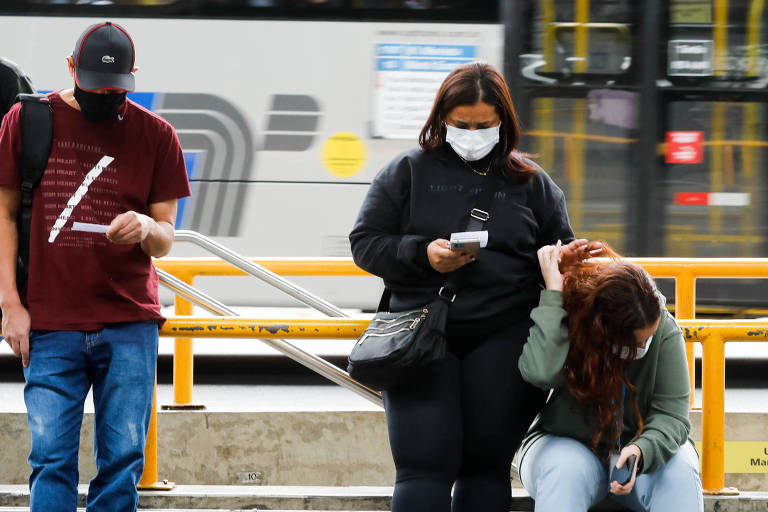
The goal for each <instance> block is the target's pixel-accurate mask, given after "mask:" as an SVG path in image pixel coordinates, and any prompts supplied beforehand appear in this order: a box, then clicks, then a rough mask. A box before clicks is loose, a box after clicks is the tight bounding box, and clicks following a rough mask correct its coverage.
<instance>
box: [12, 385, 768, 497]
mask: <svg viewBox="0 0 768 512" xmlns="http://www.w3.org/2000/svg"><path fill="white" fill-rule="evenodd" d="M301 388H302V389H303V387H301ZM328 389H335V388H328ZM344 391H346V390H344ZM233 393H234V392H233ZM238 393H239V391H238ZM763 393H764V391H763ZM242 395H243V396H248V395H247V394H246V393H242ZM1 398H2V397H0V399H1ZM763 402H764V400H763ZM691 420H692V424H693V429H692V436H693V438H694V439H696V440H700V439H701V413H700V412H693V413H692V414H691ZM765 425H768V413H757V412H755V413H727V414H726V418H725V427H726V428H725V438H726V440H727V441H729V442H730V441H744V442H751V443H753V444H754V442H756V441H764V440H765V439H766V429H765ZM158 432H159V435H158V476H159V478H160V479H168V480H170V481H173V482H176V483H178V484H188V485H214V484H215V485H243V484H256V485H261V486H285V485H295V484H296V483H301V484H304V485H312V486H369V485H373V486H390V485H392V482H394V479H395V470H394V465H393V463H392V455H391V454H390V450H389V444H388V440H387V439H388V437H387V427H386V420H385V417H384V412H383V411H359V410H314V411H291V410H287V411H254V412H224V411H221V412H216V411H168V412H166V411H163V412H160V413H159V414H158ZM0 446H1V447H2V450H0V482H3V483H7V484H25V483H26V482H27V478H28V477H29V471H30V470H29V466H28V465H27V456H28V455H29V428H28V426H27V416H26V414H25V413H21V412H18V413H0ZM761 446H762V445H761ZM757 453H758V454H757V455H753V457H762V455H760V454H762V453H763V449H762V448H761V449H760V450H758V452H757ZM79 460H80V478H81V480H80V481H81V483H87V482H88V481H89V480H90V478H91V477H92V476H93V475H94V474H95V472H96V466H95V463H94V460H93V415H92V414H87V415H86V419H85V423H84V425H83V429H82V431H81V441H80V457H79ZM726 466H727V465H726ZM759 469H764V468H759ZM251 476H253V478H251ZM256 485H254V486H256ZM513 485H514V486H516V487H520V484H519V482H517V481H514V482H513ZM725 485H726V486H728V487H737V488H738V489H740V490H742V491H766V490H768V472H762V473H756V472H752V473H745V474H741V473H730V472H729V473H726V475H725ZM283 508H290V507H283Z"/></svg>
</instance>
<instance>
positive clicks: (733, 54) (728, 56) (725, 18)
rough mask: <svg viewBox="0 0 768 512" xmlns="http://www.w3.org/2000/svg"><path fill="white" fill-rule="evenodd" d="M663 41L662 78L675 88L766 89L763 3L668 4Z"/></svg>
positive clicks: (703, 0)
mask: <svg viewBox="0 0 768 512" xmlns="http://www.w3.org/2000/svg"><path fill="white" fill-rule="evenodd" d="M667 38H668V40H667V48H666V50H667V51H666V53H667V69H666V74H667V78H668V79H669V80H670V82H672V83H673V84H676V85H713V86H728V87H733V85H743V86H746V87H754V88H764V87H765V86H766V85H768V9H767V8H766V5H765V2H764V1H762V0H724V1H717V2H715V1H713V0H672V2H671V4H670V10H669V30H668V35H667ZM734 83H735V84H734Z"/></svg>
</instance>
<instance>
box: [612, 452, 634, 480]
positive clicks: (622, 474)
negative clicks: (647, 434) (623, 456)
mask: <svg viewBox="0 0 768 512" xmlns="http://www.w3.org/2000/svg"><path fill="white" fill-rule="evenodd" d="M618 460H619V454H618V453H616V454H614V455H611V462H610V464H611V468H610V474H609V475H608V481H609V482H613V481H616V482H618V483H619V485H626V484H627V482H629V481H630V480H631V479H632V473H634V471H635V463H637V455H631V456H630V457H629V458H628V459H627V460H626V461H625V462H624V466H622V467H620V468H617V467H616V462H618Z"/></svg>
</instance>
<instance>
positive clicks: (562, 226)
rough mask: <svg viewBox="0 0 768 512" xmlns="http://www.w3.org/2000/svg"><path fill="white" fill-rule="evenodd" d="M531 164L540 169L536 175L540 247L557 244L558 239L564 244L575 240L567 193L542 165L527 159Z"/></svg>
mask: <svg viewBox="0 0 768 512" xmlns="http://www.w3.org/2000/svg"><path fill="white" fill-rule="evenodd" d="M527 162H528V163H529V164H532V165H535V166H536V167H537V168H538V169H539V174H538V175H536V178H535V180H536V185H535V189H536V196H538V200H537V201H536V202H537V203H538V204H537V208H536V210H537V219H538V221H539V236H538V240H537V243H538V245H539V247H541V246H544V245H552V244H556V243H557V241H558V240H560V241H561V242H563V245H565V244H567V243H569V242H572V241H573V240H575V238H576V237H575V236H574V235H573V229H572V228H571V221H570V219H569V218H568V208H567V207H566V205H565V194H563V191H562V190H561V189H560V187H558V186H557V184H556V183H555V182H554V180H552V178H551V177H550V176H549V174H547V173H546V172H545V171H544V170H543V169H542V168H541V167H539V166H538V165H537V164H536V163H535V162H533V161H531V160H527Z"/></svg>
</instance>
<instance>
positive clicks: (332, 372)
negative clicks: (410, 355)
mask: <svg viewBox="0 0 768 512" xmlns="http://www.w3.org/2000/svg"><path fill="white" fill-rule="evenodd" d="M177 233H178V232H177ZM183 235H184V236H186V237H188V239H190V240H195V243H198V242H199V244H198V245H201V246H205V245H210V249H211V250H212V252H215V253H216V254H218V255H219V256H220V257H221V258H225V259H227V260H228V261H230V263H232V264H233V265H237V266H238V267H239V268H241V269H242V270H243V271H245V272H248V273H249V274H251V273H252V271H254V272H256V274H258V275H256V274H252V275H256V277H260V278H263V279H264V280H265V281H267V282H270V281H274V282H270V284H273V285H275V286H278V287H279V288H280V289H281V290H283V291H285V292H286V293H289V294H291V295H292V296H293V294H292V292H293V291H298V292H301V295H302V298H303V299H308V302H312V303H315V304H317V305H320V306H323V308H324V309H326V310H327V311H329V312H334V311H333V310H335V311H338V313H340V315H336V318H338V317H346V318H348V315H346V314H345V313H343V312H341V311H340V310H338V309H337V308H335V307H334V306H332V305H330V304H328V303H326V302H325V301H322V300H321V299H317V300H313V299H316V297H314V296H313V295H311V294H310V293H309V292H306V291H304V290H302V289H301V288H299V287H298V286H295V285H293V283H290V282H288V281H286V280H284V279H282V278H280V277H279V276H275V275H274V274H272V272H269V271H268V270H266V269H263V268H261V267H259V266H258V265H255V264H253V263H251V262H249V261H248V260H246V259H245V258H243V257H242V256H240V255H238V254H236V253H234V252H232V251H230V250H229V249H227V248H226V247H224V246H222V245H220V244H217V243H216V242H213V241H212V240H209V239H206V238H205V237H203V236H202V235H198V234H197V233H194V232H191V231H190V232H185V233H183ZM206 248H208V247H206ZM232 260H234V261H232ZM155 270H156V271H157V274H158V278H159V280H160V283H162V284H163V285H164V286H166V287H168V288H169V289H170V290H171V291H172V292H174V293H175V294H176V295H177V296H180V297H183V298H185V299H186V300H188V301H190V302H192V303H194V304H197V305H199V306H201V307H203V308H205V309H206V310H208V311H209V312H211V313H213V314H215V315H221V316H230V317H237V316H239V314H238V313H237V312H236V311H235V310H233V309H231V308H229V307H227V306H226V305H225V304H223V303H221V302H219V301H217V300H216V299H214V298H213V297H210V296H208V295H207V294H205V293H203V292H201V291H200V290H197V289H195V288H194V287H193V286H190V285H189V284H187V283H185V282H184V281H182V280H181V279H178V278H177V277H175V276H173V275H171V274H169V273H167V272H165V271H163V270H162V269H158V268H156V269H155ZM272 277H274V278H276V279H272ZM302 302H305V303H307V302H306V301H304V300H302ZM308 305H312V304H308ZM325 306H329V308H327V307H325ZM323 312H326V311H323ZM258 339H259V340H260V341H261V342H262V343H265V344H266V345H268V346H270V347H272V348H273V349H275V350H277V351H278V352H280V353H281V354H283V355H285V356H287V357H289V358H291V359H293V360H294V361H296V362H297V363H299V364H301V365H302V366H304V367H306V368H309V369H310V370H312V371H313V372H315V373H317V374H319V375H322V376H323V377H325V378H326V379H328V380H330V381H331V382H333V383H335V384H338V385H340V386H342V387H344V388H347V389H349V390H350V391H352V392H353V393H356V394H357V395H359V396H361V397H363V398H365V399H366V400H368V401H370V402H372V403H374V404H375V405H378V406H379V407H383V403H382V399H381V394H380V393H378V392H376V391H374V390H373V389H370V388H369V387H367V386H364V385H363V384H361V383H359V382H357V381H356V380H354V379H353V378H352V377H350V376H349V374H348V373H347V372H345V371H344V370H342V369H340V368H337V367H336V366H335V365H333V364H331V363H329V362H328V361H326V360H324V359H323V358H321V357H318V356H316V355H315V354H312V353H309V352H307V351H305V350H302V349H300V348H299V347H297V346H295V345H293V344H292V343H290V342H288V341H286V340H284V339H279V338H268V337H259V338H258ZM190 371H191V367H190ZM154 397H155V398H153V400H152V413H151V417H150V424H149V430H148V432H147V443H146V445H145V448H144V453H145V457H144V459H145V463H144V470H143V472H142V475H141V479H140V481H139V488H140V489H152V490H170V489H172V488H173V486H174V484H173V483H169V482H168V481H167V480H164V481H162V482H161V481H158V480H159V479H158V476H157V475H158V471H157V404H156V397H157V382H155V393H154Z"/></svg>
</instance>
